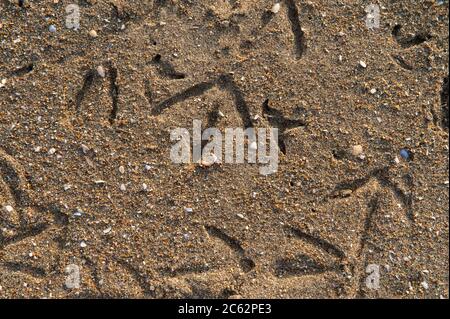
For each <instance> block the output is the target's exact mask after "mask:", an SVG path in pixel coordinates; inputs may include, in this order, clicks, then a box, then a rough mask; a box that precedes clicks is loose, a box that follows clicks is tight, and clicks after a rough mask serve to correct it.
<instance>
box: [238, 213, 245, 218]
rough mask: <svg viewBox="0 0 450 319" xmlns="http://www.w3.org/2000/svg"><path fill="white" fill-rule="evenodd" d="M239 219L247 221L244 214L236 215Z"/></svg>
mask: <svg viewBox="0 0 450 319" xmlns="http://www.w3.org/2000/svg"><path fill="white" fill-rule="evenodd" d="M236 216H237V217H239V218H240V219H245V217H244V215H242V214H236Z"/></svg>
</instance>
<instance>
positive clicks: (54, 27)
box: [48, 24, 56, 33]
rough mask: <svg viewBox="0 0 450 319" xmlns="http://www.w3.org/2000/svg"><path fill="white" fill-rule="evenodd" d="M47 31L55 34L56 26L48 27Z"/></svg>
mask: <svg viewBox="0 0 450 319" xmlns="http://www.w3.org/2000/svg"><path fill="white" fill-rule="evenodd" d="M48 31H50V32H52V33H55V32H56V26H55V25H53V24H52V25H50V26H49V27H48Z"/></svg>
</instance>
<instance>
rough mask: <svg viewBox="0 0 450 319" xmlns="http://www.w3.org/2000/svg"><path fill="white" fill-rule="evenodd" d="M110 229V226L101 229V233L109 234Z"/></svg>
mask: <svg viewBox="0 0 450 319" xmlns="http://www.w3.org/2000/svg"><path fill="white" fill-rule="evenodd" d="M111 230H112V228H111V227H108V228H106V229H105V230H103V234H105V235H106V234H109V233H110V232H111Z"/></svg>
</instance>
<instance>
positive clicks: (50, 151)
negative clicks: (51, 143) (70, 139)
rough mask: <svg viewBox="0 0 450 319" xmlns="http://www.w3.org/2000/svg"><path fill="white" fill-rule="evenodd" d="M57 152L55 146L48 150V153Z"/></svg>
mask: <svg viewBox="0 0 450 319" xmlns="http://www.w3.org/2000/svg"><path fill="white" fill-rule="evenodd" d="M55 153H56V149H54V148H53V147H52V148H51V149H49V150H48V155H53V154H55Z"/></svg>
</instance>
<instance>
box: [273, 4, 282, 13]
mask: <svg viewBox="0 0 450 319" xmlns="http://www.w3.org/2000/svg"><path fill="white" fill-rule="evenodd" d="M280 9H281V4H280V3H278V2H277V3H275V4H274V5H273V7H272V9H271V10H270V11H272V13H273V14H277V13H278V12H280Z"/></svg>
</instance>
